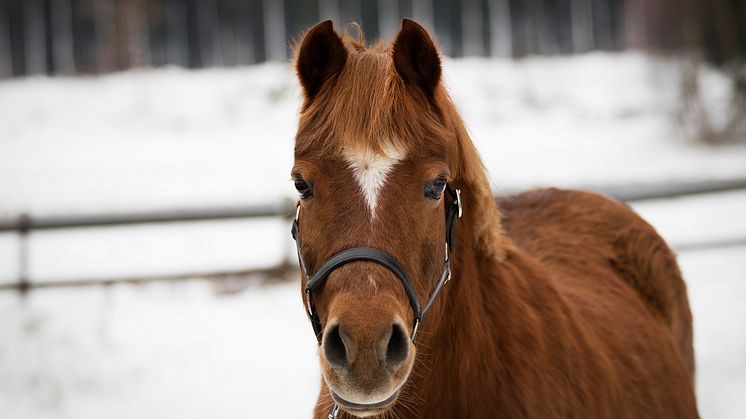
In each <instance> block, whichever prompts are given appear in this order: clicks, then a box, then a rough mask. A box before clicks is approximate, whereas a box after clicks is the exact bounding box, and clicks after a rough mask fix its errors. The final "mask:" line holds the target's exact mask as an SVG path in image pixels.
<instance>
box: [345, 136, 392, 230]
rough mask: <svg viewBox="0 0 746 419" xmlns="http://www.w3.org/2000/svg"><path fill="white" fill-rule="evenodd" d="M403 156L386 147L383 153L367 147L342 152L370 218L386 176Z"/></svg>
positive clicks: (374, 211)
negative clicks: (368, 210)
mask: <svg viewBox="0 0 746 419" xmlns="http://www.w3.org/2000/svg"><path fill="white" fill-rule="evenodd" d="M403 158H404V154H403V153H402V152H401V151H399V150H397V149H395V148H386V149H384V151H383V153H377V152H374V151H371V150H369V149H362V150H352V151H346V152H345V153H344V159H345V161H347V164H348V165H349V166H350V169H352V173H353V174H354V175H355V180H356V181H357V183H358V186H360V190H361V191H362V193H363V197H364V198H365V202H366V203H367V204H368V208H369V209H370V216H371V218H375V217H376V206H377V205H378V194H379V193H380V192H381V188H383V185H384V184H385V183H386V177H387V176H388V174H389V172H391V169H393V168H394V166H395V165H396V164H397V163H398V162H399V161H400V160H402V159H403Z"/></svg>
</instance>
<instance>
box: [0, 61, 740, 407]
mask: <svg viewBox="0 0 746 419" xmlns="http://www.w3.org/2000/svg"><path fill="white" fill-rule="evenodd" d="M673 64H674V63H672V62H670V61H666V60H662V59H656V58H651V57H647V56H645V55H644V54H641V53H636V52H628V53H617V54H608V53H593V54H587V55H582V56H575V57H553V58H530V59H525V60H520V61H507V60H484V59H464V60H450V59H447V60H446V61H445V64H444V77H445V81H446V83H447V85H448V86H449V88H450V92H451V94H452V95H453V98H454V100H455V101H456V103H457V104H458V106H459V108H460V109H461V111H462V115H463V117H464V119H465V120H466V122H467V124H468V126H469V128H470V131H471V133H472V135H473V137H474V140H475V142H476V144H477V147H478V148H479V149H480V151H481V153H482V156H483V157H484V159H485V162H486V165H487V167H488V169H489V171H490V176H491V180H492V182H493V187H494V189H495V191H496V192H500V191H504V190H516V189H524V188H528V187H533V186H543V185H555V186H566V187H567V186H570V187H577V186H594V185H604V186H613V185H624V184H645V183H660V182H663V181H681V180H698V179H710V180H711V179H719V178H723V179H725V178H734V177H743V176H746V145H744V144H741V145H732V146H727V147H718V148H708V147H703V146H700V145H697V144H696V143H693V142H691V141H688V140H686V139H685V138H684V134H683V132H682V131H681V129H680V128H678V127H677V126H676V125H675V124H673V123H672V120H673V119H672V114H673V113H674V111H675V108H676V105H677V104H676V95H675V90H674V88H675V87H676V86H675V84H676V83H675V80H676V78H675V71H676V70H675V66H674V65H673ZM701 81H702V83H703V85H704V86H705V89H704V91H705V93H706V94H705V96H706V97H705V98H704V99H705V103H706V104H707V107H708V108H709V109H710V110H712V111H713V112H715V113H717V111H718V109H722V106H724V104H725V103H727V102H728V97H727V96H728V90H727V87H728V81H727V79H725V78H724V77H722V75H720V74H718V73H717V72H714V71H712V70H706V71H705V72H704V73H703V74H702V75H701ZM298 97H299V92H298V89H297V87H296V86H295V82H294V79H293V76H292V69H291V68H290V67H289V66H288V65H282V64H264V65H260V66H254V67H245V68H237V69H213V70H201V71H185V70H181V69H176V68H168V69H160V70H148V71H135V72H127V73H120V74H113V75H109V76H104V77H95V78H56V79H49V78H41V77H35V78H28V79H22V80H9V81H2V82H0V127H2V128H1V129H0V218H3V217H16V216H18V215H19V214H20V213H23V212H27V213H30V214H32V215H34V216H39V215H57V214H89V213H98V212H103V213H109V212H130V211H147V210H164V209H180V208H187V207H188V208H193V207H213V206H219V207H224V206H230V205H248V204H264V203H271V202H278V201H279V200H280V199H287V198H292V197H293V188H292V186H291V184H290V182H289V170H290V166H291V164H292V145H293V135H294V131H295V124H296V114H297V111H298V102H299V101H298ZM633 207H634V209H635V210H637V211H638V212H639V213H640V214H641V215H642V216H643V217H645V218H646V219H647V220H649V221H650V222H651V224H653V225H654V226H655V227H656V228H657V229H658V230H659V232H660V233H661V235H662V236H663V237H664V238H666V239H667V240H668V241H669V242H670V243H671V244H672V246H673V247H674V248H675V249H678V251H679V261H680V264H681V267H682V270H683V272H684V276H685V278H686V280H687V283H688V287H689V296H690V301H691V305H692V310H693V313H694V322H695V347H696V356H697V363H698V376H697V392H698V397H699V405H700V408H701V413H702V417H704V418H743V417H746V358H745V357H744V356H743V354H745V353H746V321H744V320H746V319H745V318H744V317H746V309H745V308H744V307H743V302H744V301H746V285H745V284H746V277H745V276H744V275H745V274H744V273H745V272H746V246H743V245H741V246H738V245H734V246H729V247H722V246H721V247H717V248H711V249H697V248H696V246H693V244H698V243H703V242H704V243H717V242H723V241H728V240H734V239H742V238H744V237H746V217H743V214H744V213H745V212H746V192H729V193H718V194H708V195H700V196H693V197H686V198H677V199H666V200H657V201H647V202H639V203H635V204H634V205H633ZM28 244H29V249H30V258H31V259H30V264H29V268H30V272H29V273H30V276H31V279H32V280H44V281H59V280H66V279H83V280H85V279H100V278H109V277H113V276H139V275H147V276H153V275H170V274H174V273H184V272H208V271H213V270H238V269H245V268H247V267H268V266H272V265H274V264H276V263H277V262H279V261H280V260H282V259H283V258H286V257H292V256H293V254H292V251H293V250H292V248H291V245H290V241H289V233H288V225H287V221H286V220H281V219H262V220H249V221H246V220H230V221H220V222H190V223H178V224H164V225H143V226H137V227H106V228H86V229H67V230H56V231H43V232H33V233H32V234H31V235H30V236H29V242H28ZM18 246H19V243H18V240H17V237H16V236H15V235H14V234H0V283H2V282H6V283H7V282H9V281H13V280H15V278H16V277H17V274H18V269H19V267H18V258H17V253H18V250H19V249H18ZM226 288H227V286H226V284H223V283H222V282H221V281H217V280H212V281H201V280H191V281H183V282H178V283H153V284H148V285H142V286H131V285H117V286H110V287H83V288H72V289H48V290H47V289H45V290H38V291H33V292H31V293H30V294H28V295H27V296H26V297H23V298H21V297H19V295H18V294H15V293H11V292H0V318H1V319H2V322H0V371H2V373H1V374H0V375H1V376H2V379H0V406H2V413H1V415H3V416H5V415H8V417H13V418H18V419H25V418H60V419H66V418H71V419H72V418H75V419H78V418H98V417H107V418H115V419H116V418H131V417H137V418H144V419H147V418H162V417H179V418H186V419H188V418H204V417H218V418H245V417H287V418H297V417H308V416H309V412H310V409H311V407H312V406H313V403H314V400H315V397H316V394H317V392H318V389H319V372H318V367H317V362H316V360H315V347H316V344H315V339H314V338H313V336H312V332H311V329H310V327H309V325H308V322H307V320H306V318H305V316H304V313H303V309H302V304H301V300H300V292H299V289H298V284H297V283H295V282H291V283H288V282H283V283H279V284H272V285H266V286H258V285H257V286H252V287H250V288H249V289H247V290H245V291H244V292H240V293H232V294H227V293H226ZM228 288H229V287H228Z"/></svg>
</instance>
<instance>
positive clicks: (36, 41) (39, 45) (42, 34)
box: [23, 0, 47, 74]
mask: <svg viewBox="0 0 746 419" xmlns="http://www.w3.org/2000/svg"><path fill="white" fill-rule="evenodd" d="M23 6H24V10H23V12H24V13H23V14H24V27H25V34H24V38H25V52H26V74H44V73H46V72H47V50H46V42H45V38H46V30H45V25H44V2H43V0H26V1H24V3H23Z"/></svg>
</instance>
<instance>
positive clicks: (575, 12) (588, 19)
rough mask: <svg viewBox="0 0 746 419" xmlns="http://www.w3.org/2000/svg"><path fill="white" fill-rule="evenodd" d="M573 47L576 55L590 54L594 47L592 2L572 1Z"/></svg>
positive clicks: (584, 0)
mask: <svg viewBox="0 0 746 419" xmlns="http://www.w3.org/2000/svg"><path fill="white" fill-rule="evenodd" d="M570 10H571V13H572V45H573V51H574V52H576V53H583V52H588V51H590V50H592V49H593V47H594V44H595V42H594V39H593V10H592V6H591V0H571V1H570Z"/></svg>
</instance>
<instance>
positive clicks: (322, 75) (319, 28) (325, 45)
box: [295, 20, 347, 101]
mask: <svg viewBox="0 0 746 419" xmlns="http://www.w3.org/2000/svg"><path fill="white" fill-rule="evenodd" d="M345 62H347V49H346V48H345V46H344V43H343V42H342V39H341V38H340V37H339V35H337V33H336V32H334V26H333V25H332V21H331V20H325V21H323V22H321V23H319V24H317V25H316V26H314V27H313V28H311V29H310V30H309V31H308V32H307V33H306V35H305V36H304V37H303V40H302V41H301V44H300V47H299V48H298V53H297V57H296V60H295V70H296V72H297V73H298V79H299V80H300V83H301V85H302V86H303V92H304V93H305V96H306V100H308V101H311V100H312V99H313V98H314V97H315V96H316V94H318V93H319V91H320V90H321V87H322V86H323V85H324V83H326V81H327V80H329V79H332V78H333V77H335V76H337V75H338V74H339V73H340V72H341V71H342V68H343V67H344V65H345Z"/></svg>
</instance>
